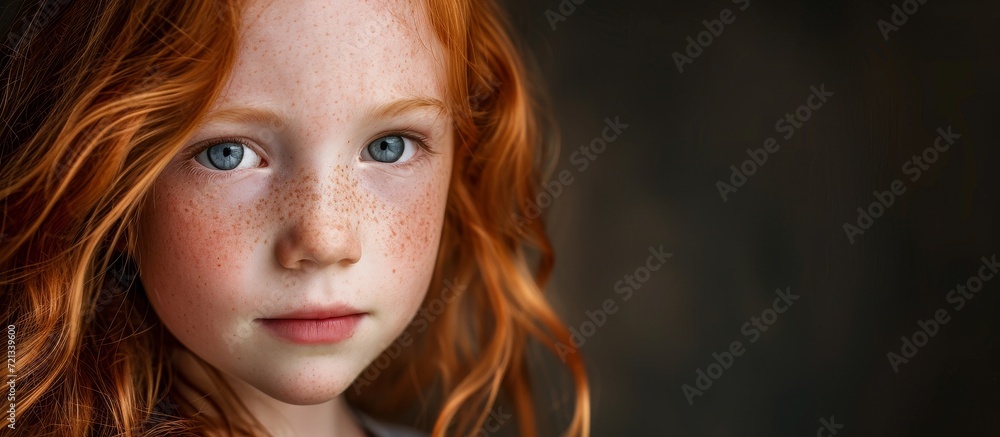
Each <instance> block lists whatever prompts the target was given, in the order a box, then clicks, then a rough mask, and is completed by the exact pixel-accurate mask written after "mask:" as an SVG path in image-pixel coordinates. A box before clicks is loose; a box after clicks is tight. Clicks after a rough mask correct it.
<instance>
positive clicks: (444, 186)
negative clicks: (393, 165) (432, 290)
mask: <svg viewBox="0 0 1000 437" xmlns="http://www.w3.org/2000/svg"><path fill="white" fill-rule="evenodd" d="M435 170H437V171H435V172H434V174H429V175H427V177H424V178H421V180H419V181H392V183H385V180H384V179H383V180H382V183H365V182H363V183H362V185H363V186H364V187H365V190H366V191H367V192H368V193H369V196H370V198H369V199H364V203H365V204H366V205H369V207H368V208H365V209H366V211H365V212H364V214H362V217H360V219H361V220H362V222H363V223H366V224H367V226H363V228H367V229H368V232H366V233H367V234H368V235H369V241H370V242H371V243H374V244H372V245H371V246H370V247H367V248H366V250H365V252H368V253H370V254H372V255H376V256H378V257H380V258H381V259H382V260H383V261H382V262H380V263H379V264H382V265H380V266H379V267H378V272H379V274H380V275H384V276H385V277H391V278H393V281H392V282H393V283H394V284H393V285H392V286H391V289H393V290H396V292H395V293H391V294H390V295H389V296H386V299H391V300H396V302H395V303H397V304H398V303H399V301H398V299H400V298H406V299H407V300H408V301H411V302H412V303H413V305H411V306H412V307H413V309H414V310H415V309H416V306H417V305H419V303H420V301H421V300H422V299H423V292H425V291H426V288H427V285H428V284H429V283H430V278H431V276H432V274H433V272H434V265H435V261H436V258H437V252H438V246H439V243H440V237H441V227H442V225H443V223H444V213H445V207H446V203H447V196H448V178H449V173H448V171H447V169H442V168H436V169H435ZM396 182H399V183H396ZM403 290H406V291H407V293H406V296H405V297H404V296H400V295H399V294H398V292H399V291H403ZM387 303H390V304H391V303H393V302H387Z"/></svg>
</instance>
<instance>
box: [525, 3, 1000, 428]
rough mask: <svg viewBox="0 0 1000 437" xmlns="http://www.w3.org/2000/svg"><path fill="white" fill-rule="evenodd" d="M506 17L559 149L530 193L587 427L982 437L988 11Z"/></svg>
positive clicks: (993, 413) (992, 192) (992, 7)
mask: <svg viewBox="0 0 1000 437" xmlns="http://www.w3.org/2000/svg"><path fill="white" fill-rule="evenodd" d="M506 4H507V5H508V7H509V9H510V11H511V13H512V19H513V21H514V25H515V26H516V27H517V30H518V33H519V37H520V38H521V41H522V42H523V43H524V45H525V46H526V47H527V48H528V49H530V50H531V51H532V52H533V53H534V56H535V58H536V61H537V64H538V66H539V70H540V71H541V73H542V76H543V81H544V83H543V84H540V86H541V87H542V88H544V89H545V90H547V92H548V93H549V96H550V99H551V106H552V109H553V112H554V116H555V117H556V120H557V123H558V126H559V129H560V131H561V134H562V153H561V155H560V158H559V166H558V168H557V170H556V174H555V175H554V176H553V178H552V179H551V180H550V182H549V187H550V188H549V193H550V194H549V196H550V197H552V199H553V200H554V202H552V204H551V205H549V202H548V200H549V199H548V198H545V197H544V196H543V197H542V198H539V199H536V203H537V204H539V205H540V210H541V211H543V212H544V214H545V217H546V223H547V226H548V228H549V230H550V232H551V234H552V237H553V239H554V242H555V245H556V250H557V255H558V259H557V268H556V273H555V278H554V281H553V284H552V286H551V292H552V293H553V295H554V296H556V298H557V299H558V301H559V304H558V305H559V310H560V312H561V314H563V315H564V317H565V318H566V320H567V322H568V323H569V324H570V325H571V326H573V327H574V328H575V329H576V330H577V332H578V333H579V334H578V335H580V337H581V339H582V341H581V345H580V348H579V353H581V354H582V355H583V356H584V357H585V359H586V361H587V363H588V367H589V374H590V377H591V383H592V385H593V393H594V396H593V399H594V417H593V423H594V427H593V434H594V435H596V436H612V435H613V436H645V435H657V436H659V435H662V436H674V435H676V436H795V435H802V436H804V435H810V436H811V435H821V436H822V435H826V436H828V435H835V434H833V431H836V435H859V436H861V435H863V436H896V435H900V436H903V435H906V436H911V435H912V436H924V435H927V436H938V435H949V436H950V435H955V436H958V435H961V436H965V435H976V436H981V435H1000V361H998V360H1000V326H998V319H997V316H998V315H1000V313H998V309H1000V278H993V279H992V280H990V279H988V278H987V277H990V278H992V275H993V273H992V272H991V270H990V268H989V267H987V268H986V269H983V270H981V269H980V267H981V266H984V265H985V264H984V261H983V259H982V258H983V257H986V259H987V260H990V261H991V262H992V259H994V258H992V257H994V256H995V255H996V254H997V252H1000V240H998V238H997V225H998V214H997V213H998V210H1000V205H998V201H1000V194H998V189H997V188H998V184H1000V177H998V172H997V169H996V167H997V165H998V158H1000V153H998V146H1000V144H997V134H996V127H995V126H997V121H998V118H1000V111H998V109H997V103H998V98H1000V86H998V79H1000V62H998V49H1000V46H998V43H1000V35H998V31H997V29H998V27H1000V26H998V21H1000V13H998V12H1000V4H998V3H996V2H986V1H971V2H945V1H941V0H927V1H925V2H923V3H922V4H921V3H919V2H917V1H916V0H912V1H907V2H904V1H897V2H895V3H893V2H891V1H851V0H847V1H828V0H822V1H770V2H762V1H759V0H751V1H744V0H734V1H731V0H715V1H711V2H678V1H659V2H652V1H641V2H640V1H606V0H587V1H584V2H581V4H576V3H574V2H572V1H571V0H565V1H557V0H544V1H537V0H532V1H528V0H507V1H506ZM895 8H898V11H897V9H895ZM726 10H728V13H727V12H726ZM894 14H895V16H894ZM720 17H723V18H725V19H726V21H729V23H725V22H722V21H723V20H721V19H720ZM904 19H905V22H903V20H904ZM703 20H704V21H709V23H708V25H707V27H706V24H705V23H703ZM713 20H718V21H719V22H721V24H723V25H724V26H722V29H721V32H719V30H720V26H719V25H718V24H719V23H713V22H712V21H713ZM880 20H881V21H883V23H880ZM712 30H715V32H714V33H711V31H712ZM703 31H704V32H709V33H707V34H703V35H701V36H699V33H702V32H703ZM716 34H717V35H716ZM688 37H691V38H692V40H693V41H694V43H695V44H697V45H698V47H699V48H700V52H699V50H698V48H696V47H694V46H692V47H690V49H689V48H688V46H689V44H690V42H689V41H688V40H687V38H688ZM709 37H711V38H709ZM699 38H700V39H699ZM704 43H708V44H707V45H706V44H704ZM688 50H690V53H688ZM675 52H676V53H677V54H676V55H675ZM692 53H693V54H695V55H697V56H692ZM680 56H684V57H687V59H685V58H682V57H680ZM678 60H679V61H678ZM678 64H680V68H678ZM812 87H815V88H816V89H820V88H821V87H822V90H821V91H825V92H826V94H827V95H825V96H824V97H825V101H821V100H820V98H819V97H815V98H810V95H812V94H814V92H813V90H812ZM830 93H832V95H829V94H830ZM810 104H811V105H812V107H809V105H810ZM820 104H821V106H820ZM803 105H805V107H806V108H805V109H803V108H800V107H802V106H803ZM817 106H819V107H818V108H817ZM786 114H792V115H791V117H792V119H791V120H787V119H785V118H786ZM607 118H611V119H612V121H614V120H615V119H617V120H618V121H619V122H620V123H622V124H627V128H624V129H620V130H621V132H620V134H618V135H617V137H616V138H614V139H613V141H607V139H608V138H604V137H602V134H613V133H614V132H613V131H605V127H606V126H607V124H606V119H607ZM778 120H784V121H783V122H782V123H781V124H777V125H776V123H777V122H778ZM949 127H950V128H951V132H950V135H951V141H952V142H953V144H949V143H948V141H946V140H939V142H938V145H939V149H934V144H935V139H936V138H937V137H938V136H939V135H940V134H939V132H938V129H939V128H942V129H943V130H944V132H945V133H946V134H947V133H948V131H947V129H948V128H949ZM789 135H790V136H789ZM608 136H610V135H608ZM956 136H957V137H956ZM786 137H787V138H786ZM768 138H773V139H774V140H775V141H774V142H773V143H770V144H771V148H772V149H774V144H776V145H777V146H778V148H777V149H776V150H774V151H773V152H766V151H756V149H763V147H764V145H765V142H766V141H767V140H768ZM928 148H931V150H930V151H928V150H927V149H928ZM748 149H751V150H755V151H754V153H755V154H756V156H757V158H758V159H757V160H758V161H761V160H762V159H761V157H762V156H766V157H767V160H766V162H764V163H763V164H757V162H753V161H751V162H750V163H746V161H748V160H752V159H753V158H752V156H751V155H750V154H748V152H747V150H748ZM940 149H945V150H943V151H941V150H940ZM588 154H589V156H588ZM914 156H916V157H917V158H916V160H914ZM918 161H919V162H918ZM730 166H735V167H736V168H737V169H739V170H740V173H741V174H742V176H733V172H734V171H733V169H732V168H731V167H730ZM744 169H745V170H744ZM559 172H568V174H569V175H570V177H565V174H566V173H563V177H560V176H559V174H560V173H559ZM748 173H749V174H748ZM743 178H745V180H743ZM569 179H571V182H569V183H564V182H563V181H564V180H569ZM732 179H735V181H736V183H739V184H740V185H739V186H737V185H735V184H734V182H733V180H732ZM896 180H898V181H899V182H898V183H897V188H898V189H899V190H900V191H902V190H905V191H902V194H899V195H896V194H892V197H893V199H892V202H891V204H889V205H888V206H887V207H886V206H885V205H884V204H888V203H889V201H888V199H889V195H888V194H882V195H881V197H882V198H883V199H886V200H885V201H884V202H883V203H884V204H879V205H876V206H874V207H873V206H872V203H873V202H878V198H877V197H876V195H875V192H876V191H877V192H879V193H883V192H886V191H889V192H891V187H892V184H893V181H896ZM720 182H721V183H724V184H728V185H729V186H730V187H731V188H732V189H733V190H732V191H731V190H730V189H729V188H726V187H725V186H723V188H722V190H721V191H720V188H719V187H720V185H719V183H720ZM723 193H725V196H723ZM858 208H863V209H864V210H865V211H866V215H868V216H877V217H871V219H868V218H865V217H861V218H860V220H861V222H862V224H863V225H865V226H864V227H867V230H866V229H864V227H862V226H861V225H859V223H858V222H859V215H861V213H859V211H858ZM869 211H870V212H869ZM869 220H870V221H869ZM845 224H849V225H850V226H853V227H855V228H856V231H861V232H863V233H857V232H855V230H851V231H850V232H848V231H847V230H845ZM848 229H849V230H850V229H851V228H848ZM661 246H662V249H660V248H661ZM651 249H656V250H662V251H664V252H667V253H671V254H672V255H671V256H670V257H669V258H666V259H665V261H663V262H661V260H660V259H657V258H655V257H654V258H650V256H651V255H652V252H651ZM647 263H651V264H649V266H648V267H647ZM661 264H662V267H659V268H658V270H652V267H658V266H660V265H661ZM987 264H991V263H987ZM643 270H645V271H643ZM980 273H982V276H980ZM627 276H632V279H631V280H632V282H634V284H629V283H628V281H629V278H628V277H627ZM619 281H622V282H619ZM616 284H617V285H616ZM959 285H961V286H962V287H965V289H966V291H965V293H966V294H968V296H971V297H968V298H967V297H965V296H964V295H963V294H962V293H961V292H960V290H958V289H957V288H956V287H957V286H959ZM636 286H639V287H636ZM969 287H971V288H974V289H979V291H978V292H975V293H973V292H971V291H968V288H969ZM629 289H631V292H629ZM779 289H780V290H782V291H784V292H786V293H790V294H792V295H796V296H798V298H791V297H790V298H788V299H789V301H790V302H791V304H790V305H788V304H787V303H786V302H785V301H781V302H779V303H778V304H777V305H776V304H775V299H778V298H779V295H778V294H777V293H776V290H779ZM953 290H954V291H953ZM949 293H951V294H950V295H949ZM608 300H611V301H612V302H611V303H610V304H608V305H613V306H612V307H611V308H613V309H616V311H615V312H614V313H610V314H608V313H606V314H605V315H606V318H605V319H602V317H601V315H600V314H598V313H599V312H600V311H603V310H604V305H606V304H607V303H606V301H608ZM775 306H777V309H778V310H779V311H780V310H784V311H783V312H779V311H775ZM940 311H943V313H941V312H940ZM588 313H589V315H588ZM935 315H940V316H942V320H946V322H943V323H939V322H937V321H935V320H934V319H935ZM754 318H756V319H757V320H758V321H757V324H759V325H760V326H762V327H763V328H767V330H766V331H764V330H763V328H758V327H757V326H756V325H754ZM762 318H763V319H762ZM601 320H604V322H603V324H601V326H597V325H598V323H597V322H599V321H601ZM928 320H930V321H932V322H928ZM921 322H923V323H922V324H921ZM748 323H749V325H747V324H748ZM588 324H589V325H588ZM935 324H937V329H934V328H935ZM925 327H926V328H925ZM931 334H933V335H931ZM903 337H906V338H907V342H908V343H909V346H906V343H904V340H903ZM734 342H739V345H738V346H739V347H738V348H737V351H738V352H740V351H741V354H740V355H739V356H732V355H730V358H729V359H727V357H726V353H727V352H729V351H730V347H731V346H732V345H733V343H734ZM920 345H922V346H920ZM713 354H714V355H713ZM890 354H893V355H894V356H892V355H890ZM716 356H718V357H720V358H718V359H717V358H716ZM904 360H905V361H904ZM556 363H557V364H558V361H556ZM713 363H717V364H715V365H713ZM719 363H728V368H726V367H723V366H722V364H719ZM720 370H721V372H720ZM699 372H704V373H705V377H702V378H701V380H700V381H699V377H701V376H702V375H701V374H700V373H699ZM709 381H711V384H710V385H709V384H708V382H709ZM699 383H700V385H699ZM685 385H687V386H689V387H690V388H691V389H692V390H697V392H695V391H692V390H686V389H685ZM561 399H562V400H563V401H566V398H565V396H564V397H563V398H561ZM557 417H559V418H561V419H565V417H563V416H557ZM821 430H822V431H821Z"/></svg>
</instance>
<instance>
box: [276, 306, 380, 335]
mask: <svg viewBox="0 0 1000 437" xmlns="http://www.w3.org/2000/svg"><path fill="white" fill-rule="evenodd" d="M366 315H367V313H365V312H362V311H359V310H356V309H354V308H351V307H348V306H335V307H325V308H306V309H302V310H298V311H294V312H291V313H288V314H283V315H280V316H276V317H273V318H267V319H259V321H260V322H261V324H263V325H264V327H266V328H267V329H268V330H269V331H271V333H273V334H274V335H276V336H278V337H280V338H282V339H285V340H288V341H291V342H293V343H298V344H323V343H337V342H341V341H344V340H346V339H348V338H351V336H352V335H354V331H355V330H356V329H357V326H358V323H360V322H361V319H363V318H364V317H365V316H366Z"/></svg>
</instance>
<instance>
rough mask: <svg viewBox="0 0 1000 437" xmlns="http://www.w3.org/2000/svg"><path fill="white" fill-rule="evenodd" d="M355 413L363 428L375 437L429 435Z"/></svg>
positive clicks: (422, 436) (424, 436)
mask: <svg viewBox="0 0 1000 437" xmlns="http://www.w3.org/2000/svg"><path fill="white" fill-rule="evenodd" d="M354 413H355V414H356V415H357V416H358V419H359V420H360V421H361V426H363V427H364V428H365V430H366V431H367V432H369V433H370V434H371V435H373V436H375V437H428V436H429V434H427V433H425V432H423V431H420V430H416V429H413V428H408V427H405V426H401V425H396V424H394V423H389V422H382V421H379V420H376V419H374V418H372V417H370V416H368V415H367V414H365V413H362V412H360V411H357V410H355V411H354Z"/></svg>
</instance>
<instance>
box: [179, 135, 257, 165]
mask: <svg viewBox="0 0 1000 437" xmlns="http://www.w3.org/2000/svg"><path fill="white" fill-rule="evenodd" d="M247 155H249V157H248V156H247ZM247 158H249V159H247ZM194 159H195V161H198V163H199V164H201V165H203V166H205V167H208V168H211V169H215V170H227V171H228V170H234V169H236V168H238V167H239V166H240V164H243V163H250V164H252V165H251V167H255V166H256V165H257V164H258V163H260V157H259V156H257V154H256V153H255V152H254V151H253V149H250V148H249V147H247V146H246V145H245V144H241V143H238V142H235V141H222V142H219V143H216V144H213V145H211V146H209V147H207V148H206V149H205V150H202V151H201V152H200V153H198V154H197V155H195V157H194ZM244 167H246V166H244Z"/></svg>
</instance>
